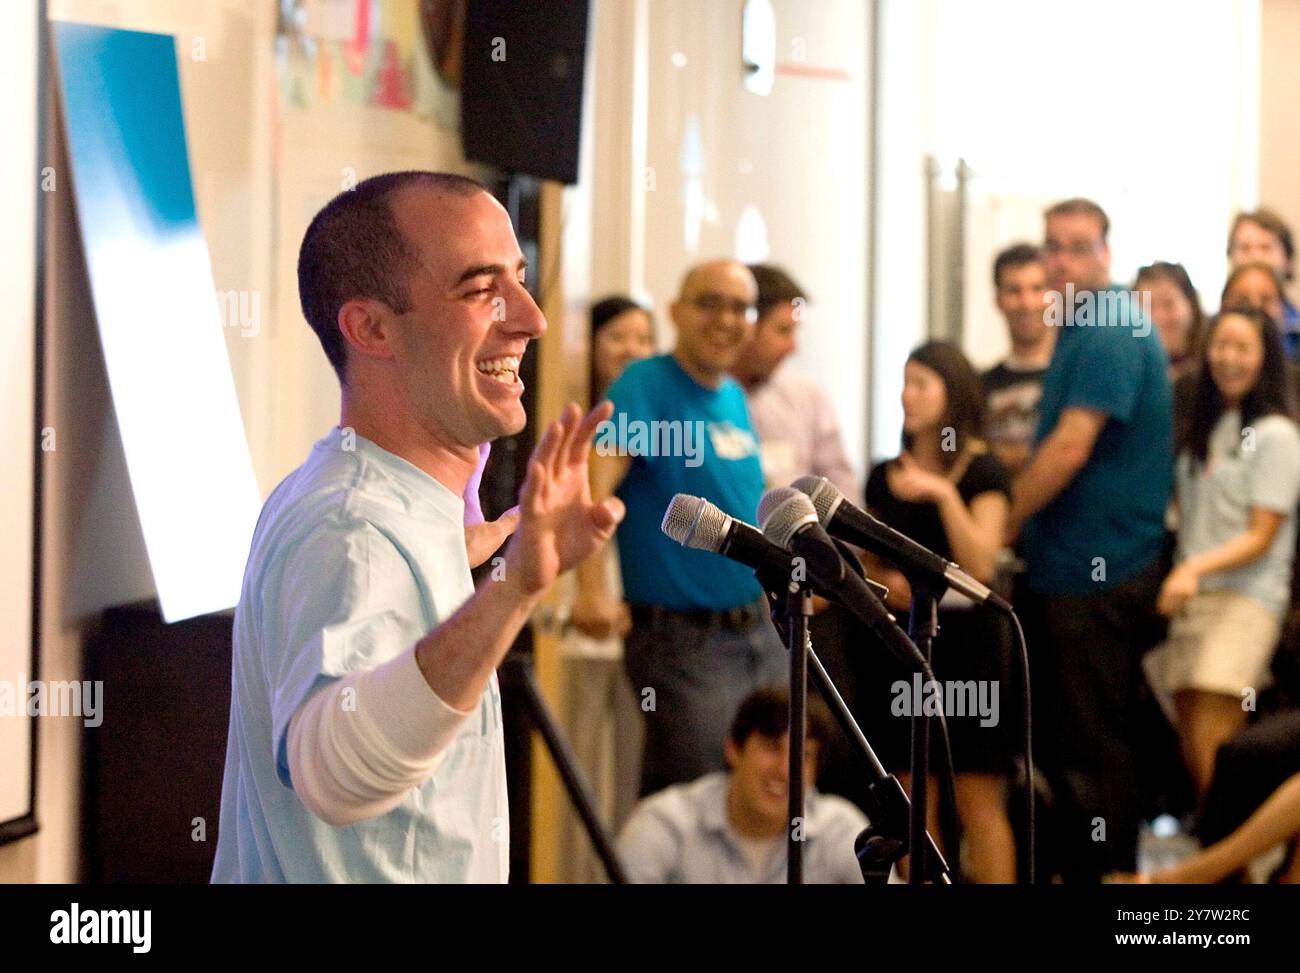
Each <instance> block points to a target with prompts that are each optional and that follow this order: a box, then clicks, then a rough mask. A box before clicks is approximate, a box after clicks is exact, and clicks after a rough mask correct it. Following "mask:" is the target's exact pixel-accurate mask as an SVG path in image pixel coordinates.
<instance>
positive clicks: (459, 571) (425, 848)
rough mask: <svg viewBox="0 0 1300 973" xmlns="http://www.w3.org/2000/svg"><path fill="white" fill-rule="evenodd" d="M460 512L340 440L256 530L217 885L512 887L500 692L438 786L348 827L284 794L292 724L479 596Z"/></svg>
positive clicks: (323, 448) (400, 465)
mask: <svg viewBox="0 0 1300 973" xmlns="http://www.w3.org/2000/svg"><path fill="white" fill-rule="evenodd" d="M464 512H465V509H464V501H463V500H462V499H461V498H460V497H457V496H456V495H454V494H453V493H452V492H451V491H449V490H448V489H447V488H446V487H444V486H443V485H442V484H440V483H438V482H437V481H436V480H434V479H433V478H432V477H430V476H429V475H428V474H426V473H424V472H423V471H422V470H419V469H417V468H416V467H414V466H412V465H411V464H410V463H407V462H406V461H405V460H403V459H400V458H399V457H397V456H395V455H393V454H392V453H389V452H388V451H386V450H384V449H381V448H380V447H379V446H377V445H375V444H374V443H372V442H370V441H369V440H366V439H363V438H361V437H359V436H355V435H354V434H351V433H345V432H344V431H342V430H340V429H338V428H335V429H334V430H332V431H331V432H330V434H329V435H328V436H326V437H325V438H324V439H322V440H321V441H320V442H318V443H316V445H315V446H314V447H313V449H312V452H311V455H310V456H309V457H308V459H307V461H306V462H305V463H304V464H303V465H302V466H300V467H299V468H298V469H297V470H295V471H294V472H293V473H291V474H290V475H289V477H288V478H287V479H286V480H285V481H284V482H283V483H281V484H280V485H279V486H278V487H277V488H276V489H275V491H274V492H273V493H272V494H271V496H270V498H269V499H268V500H267V502H266V505H265V507H264V508H263V509H262V515H261V517H260V519H259V520H258V524H257V530H256V532H255V533H254V536H253V544H252V549H251V551H250V553H249V558H248V566H247V568H246V569H245V572H244V583H243V591H242V594H241V596H240V600H239V607H238V608H237V609H236V610H235V631H234V659H233V666H232V682H233V687H232V699H231V709H230V732H229V737H228V742H227V749H226V769H225V777H224V781H223V784H222V793H221V821H220V829H219V837H218V841H217V854H216V861H215V864H214V866H213V870H212V880H213V881H214V882H504V881H505V880H506V877H507V871H508V863H509V842H508V836H509V818H508V810H507V805H506V774H505V750H504V743H503V737H502V730H501V702H500V693H499V692H498V688H497V681H496V676H495V675H494V676H493V677H492V679H491V680H490V682H489V684H488V686H487V688H486V689H485V690H484V693H483V696H482V697H481V698H480V700H479V703H478V707H477V709H476V711H475V712H474V713H473V714H472V715H471V716H470V717H469V719H467V720H466V721H465V723H464V725H463V726H462V727H461V730H460V733H459V734H458V735H457V736H456V738H455V740H454V741H453V742H452V744H451V746H450V747H449V749H448V750H447V752H446V756H445V758H444V759H443V761H442V763H441V764H440V765H439V766H438V769H437V770H436V771H435V772H434V773H433V775H432V776H431V777H430V778H429V779H428V780H426V781H425V782H424V783H423V784H421V785H420V786H419V787H416V788H413V789H412V790H411V791H410V792H409V793H408V794H407V795H406V799H405V800H404V801H403V802H402V803H401V804H399V805H398V806H397V807H395V808H394V809H393V810H391V811H389V812H387V813H386V814H382V815H380V816H378V817H375V818H371V819H369V820H365V821H360V822H358V823H356V824H351V825H347V826H345V827H337V828H336V827H333V826H331V825H328V824H326V823H325V822H324V821H322V820H320V819H319V818H317V817H316V816H315V815H313V814H312V813H311V812H310V811H309V810H307V808H306V807H305V806H304V805H303V803H302V802H301V801H300V800H299V799H298V798H297V796H296V795H295V794H294V791H293V784H292V781H291V780H290V778H289V768H288V758H287V750H286V740H287V736H288V728H289V721H290V720H291V719H292V717H293V715H294V713H295V712H296V711H297V710H298V708H299V707H300V706H301V705H302V704H303V702H304V701H306V699H307V698H308V697H309V696H311V695H312V694H313V693H314V692H315V691H316V690H318V689H320V688H321V687H322V686H324V685H326V684H327V683H329V682H332V681H334V680H337V679H340V678H342V677H343V676H345V675H347V674H348V673H350V672H355V671H359V670H367V669H372V668H374V667H376V666H378V665H380V664H382V663H384V662H387V661H388V660H389V659H392V658H393V657H394V656H396V655H397V654H398V653H400V652H403V651H408V650H410V648H411V647H412V645H413V644H414V643H415V642H416V641H418V640H419V639H420V638H421V637H423V636H424V635H425V634H426V633H427V632H428V631H429V630H430V629H432V628H434V627H435V626H437V625H439V624H440V623H442V622H443V621H445V620H446V619H447V618H448V617H449V616H450V615H451V614H452V613H453V612H455V611H456V609H457V608H459V607H460V606H461V604H462V603H464V601H465V600H466V599H467V598H469V596H470V595H471V594H473V590H474V586H473V581H472V579H471V578H470V573H469V562H468V559H467V554H466V550H465V534H464V523H463V520H464Z"/></svg>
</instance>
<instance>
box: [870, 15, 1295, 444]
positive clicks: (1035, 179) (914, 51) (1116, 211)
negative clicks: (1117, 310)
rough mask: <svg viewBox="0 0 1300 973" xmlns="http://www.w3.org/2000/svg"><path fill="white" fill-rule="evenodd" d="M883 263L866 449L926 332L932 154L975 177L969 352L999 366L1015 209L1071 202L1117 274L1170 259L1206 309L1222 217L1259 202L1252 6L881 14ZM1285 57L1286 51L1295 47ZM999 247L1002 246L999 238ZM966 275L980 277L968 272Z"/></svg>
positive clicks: (1214, 289)
mask: <svg viewBox="0 0 1300 973" xmlns="http://www.w3.org/2000/svg"><path fill="white" fill-rule="evenodd" d="M881 3H882V5H883V6H882V20H883V23H882V41H883V44H884V52H883V56H882V71H881V92H880V97H881V100H882V105H881V122H882V124H881V130H880V132H879V138H880V141H879V146H880V149H881V152H882V159H881V166H880V173H881V180H882V184H881V186H882V199H881V202H880V209H879V218H880V221H881V222H880V225H879V232H880V239H881V259H880V263H879V264H878V267H877V270H878V276H879V280H880V291H879V294H878V298H879V303H878V305H877V314H878V318H877V320H878V322H879V326H878V328H877V339H876V340H877V345H876V357H875V368H876V373H875V382H874V383H873V404H874V406H875V413H874V421H873V431H874V434H875V437H876V438H875V441H874V447H873V448H874V450H875V451H876V453H877V454H878V455H884V454H887V453H888V452H889V451H890V450H891V449H892V448H893V446H894V444H895V443H896V441H897V430H898V427H899V423H900V422H901V412H900V408H899V406H898V403H897V396H898V392H899V390H900V388H901V374H900V373H901V366H902V360H903V357H905V356H906V351H907V348H909V347H910V346H911V345H912V344H914V343H916V342H917V341H919V340H921V338H922V335H923V333H924V327H925V324H924V322H925V303H924V298H925V294H924V280H925V276H924V275H925V268H924V265H923V264H919V263H917V262H916V261H917V254H918V251H919V248H920V246H921V245H923V240H921V241H918V239H917V233H918V232H920V231H921V230H923V227H924V222H923V221H924V215H925V209H924V186H925V182H924V172H923V162H924V159H925V157H926V156H927V155H933V156H935V157H937V158H938V159H939V160H940V162H941V163H942V164H943V165H945V166H946V167H947V169H948V170H949V171H951V170H952V168H953V167H954V166H955V164H956V161H957V159H958V158H964V159H965V160H966V161H967V163H969V164H970V166H971V167H972V168H973V170H974V174H975V175H974V179H973V182H972V184H971V189H972V192H973V193H975V194H977V195H978V196H980V197H982V198H981V200H980V201H978V204H977V206H976V208H975V210H974V212H976V213H978V214H981V215H982V216H983V217H984V218H987V216H988V214H989V213H990V212H991V207H992V206H993V205H994V204H995V202H996V201H997V200H998V199H1005V200H1006V203H1005V206H1004V207H1003V209H1004V214H1003V217H1002V218H1001V219H1000V221H999V227H998V229H997V230H995V231H993V232H989V228H988V227H987V226H983V227H973V228H972V231H971V233H972V235H971V239H974V240H976V241H978V243H979V245H980V246H981V247H983V248H984V250H985V252H982V253H978V252H977V253H972V254H970V264H969V266H971V267H972V274H971V276H970V277H968V279H967V296H968V304H967V306H968V308H969V311H968V314H967V320H966V329H965V334H966V342H965V344H966V349H967V351H968V353H970V354H971V355H972V357H973V358H974V359H975V360H976V362H977V364H981V365H982V364H987V363H991V362H993V361H996V360H997V359H998V358H999V357H1001V356H1002V355H1003V354H1004V353H1005V348H1006V345H1005V337H1004V335H1003V333H1002V323H1001V319H1000V318H999V317H998V315H997V312H996V310H995V309H994V308H993V307H992V306H991V293H990V287H989V285H988V283H987V276H988V267H989V265H990V264H991V261H992V257H993V255H994V252H995V250H996V248H997V247H999V246H1001V245H1003V244H1005V243H1008V242H1010V241H1011V239H1012V238H1014V237H1015V236H1018V235H1021V234H1022V233H1025V232H1030V233H1032V234H1033V235H1032V236H1031V240H1037V239H1039V238H1041V225H1039V226H1027V225H1026V220H1025V219H1024V216H1023V214H1024V212H1025V202H1026V201H1032V202H1033V204H1034V205H1036V204H1037V202H1038V201H1040V200H1051V199H1059V198H1063V197H1066V196H1074V195H1083V196H1090V197H1092V198H1095V199H1096V200H1097V201H1098V202H1100V203H1101V204H1102V206H1104V207H1105V208H1106V209H1107V211H1108V213H1109V214H1110V216H1111V222H1112V234H1111V246H1112V253H1113V258H1114V261H1113V271H1114V276H1115V278H1116V279H1117V280H1119V281H1129V280H1131V279H1132V276H1133V274H1134V272H1135V271H1136V269H1137V268H1138V267H1139V266H1141V265H1142V264H1144V263H1148V262H1150V261H1152V260H1174V261H1182V262H1183V263H1184V264H1185V265H1186V266H1187V268H1188V271H1189V273H1190V274H1191V276H1192V280H1193V282H1194V283H1195V284H1196V285H1197V287H1198V288H1199V289H1200V290H1201V293H1202V295H1203V296H1205V297H1206V298H1207V300H1206V302H1205V303H1206V304H1207V305H1208V306H1209V307H1211V308H1213V307H1214V306H1215V305H1216V304H1217V296H1218V292H1219V291H1220V290H1221V288H1222V285H1223V280H1224V276H1225V263H1224V243H1225V239H1226V233H1227V227H1228V223H1229V221H1230V219H1231V216H1232V214H1233V212H1234V211H1235V210H1237V209H1239V208H1240V207H1242V206H1248V205H1252V204H1253V203H1254V201H1255V199H1256V196H1257V179H1258V176H1257V172H1258V170H1257V164H1256V159H1257V147H1258V142H1259V138H1258V132H1259V128H1258V104H1259V68H1258V50H1259V41H1260V38H1259V4H1258V0H1228V2H1220V3H1207V4H1197V5H1195V7H1194V13H1193V8H1192V7H1191V6H1190V5H1188V4H1186V3H1179V2H1177V0H1143V2H1141V3H1133V2H1126V0H1090V2H1088V3H1082V2H1056V3H1041V2H1032V0H983V2H980V3H965V2H961V0H919V2H917V0H881ZM1290 43H1291V50H1292V51H1294V45H1295V39H1292V40H1291V42H1290ZM1004 234H1005V235H1004ZM975 271H978V273H976V272H975Z"/></svg>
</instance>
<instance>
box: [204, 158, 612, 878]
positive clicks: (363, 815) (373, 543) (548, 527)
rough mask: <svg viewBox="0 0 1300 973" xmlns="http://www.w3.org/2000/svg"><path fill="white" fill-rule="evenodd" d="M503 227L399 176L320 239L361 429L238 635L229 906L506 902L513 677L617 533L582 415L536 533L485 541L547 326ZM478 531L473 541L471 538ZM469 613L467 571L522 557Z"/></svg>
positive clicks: (517, 530) (300, 507)
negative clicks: (364, 898) (495, 477)
mask: <svg viewBox="0 0 1300 973" xmlns="http://www.w3.org/2000/svg"><path fill="white" fill-rule="evenodd" d="M523 275H524V259H523V255H522V253H521V252H520V249H519V244H518V242H517V241H516V239H515V234H514V230H513V228H512V227H511V225H510V219H509V217H508V216H507V215H506V211H505V210H504V209H503V208H502V207H501V205H500V204H499V203H498V202H497V201H496V200H495V199H493V198H492V196H491V195H489V194H488V193H487V192H486V191H485V190H484V189H483V187H482V186H480V185H478V184H477V183H475V182H473V181H472V180H469V179H465V178H463V177H460V176H452V175H446V174H441V173H429V172H405V173H392V174H389V175H384V176H377V177H375V178H372V179H367V180H365V181H364V182H362V183H360V184H359V185H357V186H356V187H355V188H354V189H351V190H349V191H346V192H344V193H341V194H340V195H339V196H337V197H336V198H335V199H334V200H333V201H331V202H330V203H329V204H328V205H327V206H326V207H325V208H324V209H323V210H321V212H320V213H319V214H318V215H317V216H316V218H315V219H314V220H313V221H312V223H311V225H310V226H309V227H308V229H307V232H306V235H305V236H304V238H303V244H302V249H301V252H300V254H299V261H298V280H299V292H300V296H301V299H302V304H303V312H304V314H305V316H306V318H307V321H308V323H309V324H310V325H311V327H312V329H313V330H314V331H315V332H316V333H317V336H318V337H319V338H320V341H321V344H322V346H323V348H324V350H325V353H326V356H327V357H328V358H329V361H330V364H331V365H333V366H334V369H335V370H336V372H337V373H338V375H339V380H340V384H341V386H342V419H341V422H340V424H339V426H338V427H336V428H335V429H333V430H331V431H330V433H329V434H328V435H326V436H325V437H324V438H323V439H321V440H320V442H318V443H317V444H316V445H315V447H314V448H313V450H312V452H311V454H310V456H308V458H307V460H306V461H305V462H304V463H303V465H302V466H300V467H299V468H298V469H297V470H295V471H294V472H293V473H291V474H290V475H289V476H288V477H287V478H286V479H285V480H284V482H283V483H281V484H280V485H279V486H278V487H277V488H276V489H275V490H274V492H273V493H272V494H271V497H270V498H269V499H268V500H267V502H266V506H265V507H264V508H263V510H262V515H261V517H260V518H259V520H258V524H257V530H256V532H255V534H254V537H253V542H252V548H251V550H250V552H249V558H248V566H247V568H246V570H245V574H244V584H243V591H242V594H241V597H240V601H239V607H238V608H237V609H236V612H235V627H234V659H233V665H232V683H233V686H232V699H231V711H230V732H229V736H228V743H227V751H226V768H225V777H224V781H223V785H222V795H221V819H220V834H219V838H218V842H217V852H216V861H215V863H214V866H213V872H212V879H213V881H215V882H351V881H361V882H504V881H505V880H506V877H507V863H508V861H509V848H508V842H507V838H508V835H509V822H508V818H507V815H508V811H507V804H506V793H505V760H504V750H503V736H502V729H501V705H500V696H499V694H498V691H497V682H496V675H495V670H496V667H497V665H499V664H500V662H501V660H502V658H503V657H504V656H505V654H506V652H507V651H508V650H509V648H510V646H511V644H512V643H513V642H514V640H515V638H516V636H517V635H518V634H519V631H520V629H521V628H522V627H523V626H524V625H525V624H526V623H527V620H528V617H529V615H530V613H531V612H532V610H533V609H534V608H535V607H536V605H537V604H538V602H539V600H540V598H541V596H542V594H543V593H544V592H545V590H546V589H547V587H548V586H549V585H550V584H551V583H552V582H553V581H554V580H555V578H556V577H557V576H558V575H559V573H560V572H562V571H564V570H566V569H567V568H569V567H571V566H573V565H574V564H575V563H577V562H578V561H581V560H583V559H584V558H587V557H589V556H591V555H592V554H593V553H595V551H597V550H598V549H599V548H600V546H601V545H602V544H604V543H605V542H606V541H607V540H608V539H609V538H610V537H611V536H612V534H613V532H614V529H615V527H616V526H617V524H618V522H619V520H620V519H621V517H622V505H621V503H619V501H617V500H607V501H605V502H604V503H601V504H595V503H593V502H592V500H591V494H590V490H589V488H588V469H587V454H588V451H589V448H590V444H591V439H592V437H593V436H594V434H595V430H596V426H597V425H598V424H599V423H600V422H601V421H602V420H604V419H605V418H607V417H608V415H609V414H610V409H609V407H608V406H605V407H604V408H598V409H595V410H593V411H592V412H591V413H590V414H589V415H588V416H587V417H586V418H585V419H584V418H583V417H582V416H581V413H580V410H579V409H578V407H577V406H576V405H573V404H570V405H569V407H568V408H567V409H566V410H565V411H564V413H563V416H562V418H561V419H559V420H557V421H556V422H553V423H551V424H550V426H549V427H548V428H547V429H546V431H545V435H544V436H542V438H541V441H540V442H539V443H538V445H537V448H536V450H535V451H534V453H533V455H532V457H531V460H530V462H529V466H528V475H527V477H526V479H525V481H524V484H523V486H522V488H521V490H520V494H519V508H518V511H517V512H516V513H514V514H512V515H509V516H507V517H503V518H502V519H501V520H500V521H497V522H495V523H494V524H487V525H483V524H479V525H476V526H475V527H473V528H466V527H465V526H464V525H465V523H466V512H465V501H464V499H463V498H464V497H465V495H466V493H467V492H468V490H469V484H470V483H471V482H472V481H473V479H474V477H475V475H476V471H477V469H478V467H479V464H480V460H481V457H482V451H481V447H482V444H484V443H486V442H489V441H490V440H492V439H495V438H497V437H500V436H505V435H512V434H515V433H518V432H519V431H520V430H522V429H523V427H524V421H525V416H524V409H523V405H522V402H521V396H522V393H523V385H522V384H521V383H520V382H519V378H518V375H519V362H520V359H521V358H522V356H523V355H524V353H525V350H526V348H527V346H528V343H529V341H530V340H532V339H533V338H537V337H540V336H541V335H542V333H543V332H544V331H545V329H546V321H545V319H544V318H543V317H542V314H541V311H540V310H538V308H537V305H536V304H535V303H534V302H533V299H532V297H531V296H529V294H528V291H527V290H526V289H525V287H524V284H523ZM470 519H471V520H473V519H476V518H474V517H472V516H471V518H470ZM512 530H513V531H514V537H513V538H512V539H511V541H510V544H509V547H508V548H507V550H506V553H505V557H504V560H503V562H502V564H501V565H499V570H494V571H493V574H492V578H491V579H490V580H488V581H485V582H484V584H483V586H482V587H481V588H480V589H479V590H478V591H477V592H475V591H474V586H473V582H472V580H471V578H470V573H469V571H470V566H471V563H475V562H479V561H482V560H484V559H486V557H487V556H488V555H489V554H491V553H492V551H493V550H494V549H495V548H496V547H497V546H499V544H500V543H501V542H502V541H504V540H505V539H506V537H507V535H509V534H510V533H511V531H512Z"/></svg>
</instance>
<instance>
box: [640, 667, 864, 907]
mask: <svg viewBox="0 0 1300 973" xmlns="http://www.w3.org/2000/svg"><path fill="white" fill-rule="evenodd" d="M829 722H830V721H829V716H828V715H827V714H826V713H825V706H824V705H822V704H821V703H820V701H819V700H817V699H816V698H811V697H810V698H809V700H808V725H807V735H806V745H805V756H804V771H805V781H806V782H807V793H806V796H805V804H804V819H803V821H802V822H801V823H800V825H799V827H801V828H802V835H801V837H802V838H803V841H804V846H803V868H804V881H805V882H807V883H809V884H832V883H835V884H845V885H860V884H862V872H861V870H860V869H859V867H858V860H857V856H856V855H855V854H854V849H853V844H854V841H855V840H856V839H857V837H858V835H859V834H860V833H861V832H862V831H863V830H864V829H865V828H866V827H867V824H868V822H867V819H866V817H865V816H864V815H863V814H862V812H861V811H859V810H858V809H857V808H856V807H854V806H853V805H852V804H850V803H849V802H848V801H846V800H844V799H843V798H840V797H835V796H833V795H830V794H819V793H818V792H817V790H816V788H815V787H814V786H813V782H814V781H815V780H816V776H817V758H818V755H819V754H820V753H821V751H822V750H823V748H824V747H825V744H826V741H827V739H828V737H829V735H830V726H829ZM789 729H790V699H789V694H788V693H787V692H786V691H785V690H784V689H764V690H760V691H758V692H755V693H753V694H752V695H751V696H749V697H748V698H747V699H745V701H744V702H743V703H742V704H741V706H740V709H739V710H738V711H737V712H736V715H735V720H734V722H733V723H732V725H731V731H730V732H729V733H728V735H727V740H726V743H725V746H724V749H725V753H726V758H727V766H728V768H729V770H728V771H726V772H722V771H719V772H717V773H712V774H707V775H705V776H704V777H701V778H700V779H699V780H696V781H692V782H691V783H688V784H677V785H675V786H673V787H669V788H668V789H667V790H664V791H660V792H659V793H658V794H655V795H653V796H651V797H648V798H646V799H645V800H644V801H642V802H641V803H640V804H639V805H638V806H637V809H636V810H635V811H634V812H633V814H632V817H631V818H630V819H629V820H628V823H627V826H626V827H625V828H624V829H623V833H622V835H621V836H620V838H619V843H618V844H619V853H620V855H621V857H622V859H623V864H624V866H625V867H626V869H627V872H628V877H629V878H630V879H631V880H632V881H633V882H638V883H655V884H776V883H780V882H784V881H785V880H786V855H787V852H786V847H787V840H788V835H789V829H790V827H791V823H790V820H789V787H790V776H789V760H790V733H789Z"/></svg>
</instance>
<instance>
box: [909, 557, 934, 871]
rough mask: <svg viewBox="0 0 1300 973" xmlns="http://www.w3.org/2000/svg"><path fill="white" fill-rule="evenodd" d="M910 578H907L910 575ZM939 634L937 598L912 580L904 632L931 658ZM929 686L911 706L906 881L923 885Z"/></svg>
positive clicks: (919, 649) (927, 657)
mask: <svg viewBox="0 0 1300 973" xmlns="http://www.w3.org/2000/svg"><path fill="white" fill-rule="evenodd" d="M909 580H910V579H909ZM938 634H939V599H938V598H937V597H935V594H934V592H933V591H931V590H930V589H929V588H927V587H925V586H924V585H921V584H917V583H915V582H912V610H911V612H910V614H909V615H908V619H907V635H908V637H909V638H910V639H911V640H912V641H913V642H914V643H916V648H917V651H919V652H920V653H921V655H922V656H923V657H924V658H925V661H926V663H927V664H928V663H929V662H930V653H931V648H932V646H933V643H934V639H935V636H937V635H938ZM929 688H930V687H928V686H925V685H924V684H923V685H922V686H921V698H920V699H919V700H913V701H912V704H913V709H912V754H911V774H912V809H911V818H910V821H909V827H908V836H909V847H911V848H912V849H914V851H913V853H912V862H911V866H910V867H909V869H908V873H907V882H908V884H909V885H922V884H924V883H925V875H926V868H925V865H926V862H925V858H926V851H927V848H926V843H925V842H924V841H921V840H920V837H921V836H922V835H924V834H925V833H926V830H925V810H926V803H927V799H928V794H927V793H926V791H927V786H928V784H927V782H928V779H929V774H930V717H929V716H928V715H927V714H926V712H925V698H926V694H927V692H928V690H929Z"/></svg>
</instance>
